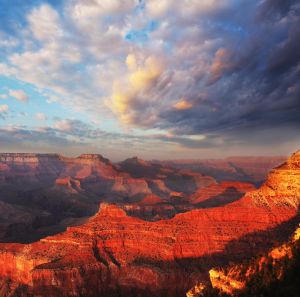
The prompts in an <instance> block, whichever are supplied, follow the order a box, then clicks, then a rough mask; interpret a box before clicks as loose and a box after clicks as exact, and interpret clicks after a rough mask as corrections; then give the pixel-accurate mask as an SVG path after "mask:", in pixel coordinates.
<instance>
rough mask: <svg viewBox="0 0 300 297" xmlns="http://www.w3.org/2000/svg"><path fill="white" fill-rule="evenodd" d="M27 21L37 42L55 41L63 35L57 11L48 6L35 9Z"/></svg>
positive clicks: (43, 5) (44, 5)
mask: <svg viewBox="0 0 300 297" xmlns="http://www.w3.org/2000/svg"><path fill="white" fill-rule="evenodd" d="M27 19H28V23H29V28H30V31H31V32H32V34H33V36H34V37H35V38H36V39H37V40H40V41H49V40H55V39H57V38H60V37H61V35H62V34H63V32H62V30H61V25H60V19H59V15H58V13H57V11H56V10H55V9H53V8H52V7H51V6H49V5H47V4H42V5H41V6H39V7H37V8H33V10H32V11H31V13H30V14H29V15H28V18H27Z"/></svg>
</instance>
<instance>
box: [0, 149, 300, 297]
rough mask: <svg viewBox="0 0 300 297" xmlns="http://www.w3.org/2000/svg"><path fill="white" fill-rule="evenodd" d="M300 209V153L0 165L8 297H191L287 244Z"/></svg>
mask: <svg viewBox="0 0 300 297" xmlns="http://www.w3.org/2000/svg"><path fill="white" fill-rule="evenodd" d="M273 167H274V169H272V168H273ZM269 171H270V172H269ZM299 201H300V153H299V152H298V153H295V154H293V155H292V156H291V157H289V158H288V159H287V160H286V158H283V157H233V158H227V159H224V160H193V161H186V160H180V161H163V162H162V161H151V162H150V161H144V160H141V159H138V158H136V157H135V158H131V159H127V160H125V161H123V162H119V163H117V164H114V163H112V162H110V161H109V160H108V159H106V158H104V157H102V156H101V155H87V154H86V155H81V156H79V157H77V158H67V157H63V156H61V155H45V154H0V214H1V216H0V241H1V242H2V243H1V244H0V296H41V297H42V296H48V297H51V296H53V297H54V296H74V297H75V296H91V297H96V296H105V297H109V296H166V297H168V296H169V297H172V296H185V295H186V292H187V291H188V290H189V289H191V288H192V287H193V286H195V285H196V284H197V283H199V282H202V281H208V280H209V273H208V272H209V271H210V270H211V269H212V268H214V267H225V266H226V265H228V264H229V263H232V262H234V263H238V262H240V261H242V260H245V259H249V258H251V257H252V256H254V255H256V254H258V253H261V252H266V251H267V250H268V249H270V248H271V247H273V246H274V245H275V244H278V243H281V242H283V241H285V240H287V238H288V237H289V236H290V235H291V234H292V232H293V230H294V229H295V226H296V225H297V224H298V222H299V216H298V206H299Z"/></svg>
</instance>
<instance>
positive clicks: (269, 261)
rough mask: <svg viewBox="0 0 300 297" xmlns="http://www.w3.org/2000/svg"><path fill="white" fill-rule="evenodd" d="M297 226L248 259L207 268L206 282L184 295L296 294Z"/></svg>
mask: <svg viewBox="0 0 300 297" xmlns="http://www.w3.org/2000/svg"><path fill="white" fill-rule="evenodd" d="M299 265H300V228H299V227H298V228H297V229H296V231H295V233H294V235H293V236H292V238H291V239H290V240H289V241H288V242H287V243H284V244H282V245H280V246H277V247H275V248H273V249H271V250H270V251H269V252H267V253H265V254H264V255H262V256H259V257H256V258H253V259H251V260H250V261H247V262H244V263H241V264H235V265H231V266H228V267H225V268H223V269H211V270H210V271H209V277H210V283H209V284H206V285H205V284H203V283H199V284H197V285H196V286H195V287H193V288H192V289H191V290H190V291H188V292H187V294H186V296H187V297H206V296H210V297H218V296H227V297H229V296H236V297H238V296H249V297H256V296H266V297H267V296H298V294H299V283H298V281H297V280H298V279H299V271H298V268H299Z"/></svg>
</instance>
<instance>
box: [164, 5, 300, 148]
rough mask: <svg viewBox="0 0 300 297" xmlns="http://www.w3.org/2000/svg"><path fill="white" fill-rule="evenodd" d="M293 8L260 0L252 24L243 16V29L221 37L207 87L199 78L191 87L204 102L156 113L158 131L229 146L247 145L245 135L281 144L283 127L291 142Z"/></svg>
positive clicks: (295, 46) (296, 103) (297, 109)
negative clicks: (219, 140) (269, 138)
mask: <svg viewBox="0 0 300 297" xmlns="http://www.w3.org/2000/svg"><path fill="white" fill-rule="evenodd" d="M283 2H284V3H283ZM299 8H300V5H299V3H298V1H287V2H285V1H265V2H264V3H263V4H262V5H261V6H258V8H257V9H256V10H255V11H254V13H253V18H252V19H249V16H248V23H247V24H243V25H244V27H243V29H240V31H239V32H237V33H234V32H230V34H228V35H227V36H226V35H225V36H224V35H223V38H225V40H223V42H222V45H221V47H219V49H218V50H216V51H215V54H214V58H213V60H212V63H211V65H212V67H211V69H210V72H211V74H210V76H209V77H208V81H207V82H208V84H207V85H206V87H203V79H202V78H201V79H200V80H199V81H195V82H194V84H193V85H192V87H191V89H192V90H193V92H194V93H195V90H198V91H199V93H200V91H203V89H205V90H206V92H207V98H206V100H202V101H201V102H200V101H199V100H198V99H199V98H197V95H194V97H193V96H189V98H190V101H191V102H192V103H193V108H192V109H190V110H174V109H165V110H162V111H161V112H160V119H161V121H160V123H159V124H158V126H159V125H161V126H162V127H163V128H167V129H171V130H172V131H174V132H175V133H178V134H179V135H180V134H182V135H184V134H196V133H203V134H208V135H209V134H212V135H215V136H216V137H217V136H223V138H224V139H225V138H228V139H231V140H229V141H232V142H235V141H236V140H238V139H243V141H247V136H246V137H244V136H245V133H246V135H247V133H248V134H251V133H252V135H253V134H254V136H253V137H255V133H256V132H257V131H264V134H265V135H268V134H272V135H273V138H274V139H276V137H277V138H278V139H279V138H285V140H286V137H282V136H280V133H281V132H282V129H283V128H284V129H287V130H289V131H290V133H288V135H290V136H291V135H293V136H294V137H296V135H297V132H298V131H300V116H299V113H300V89H299V85H300V63H299V62H300V14H299V11H300V10H299ZM257 15H260V16H262V15H264V16H265V18H262V17H261V18H259V19H258V18H257ZM233 18H234V16H233ZM220 22H222V20H220ZM245 36H246V37H245ZM232 40H233V41H234V42H230V41H232ZM259 134H261V133H259ZM260 140H262V141H263V137H260Z"/></svg>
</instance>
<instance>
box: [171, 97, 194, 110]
mask: <svg viewBox="0 0 300 297" xmlns="http://www.w3.org/2000/svg"><path fill="white" fill-rule="evenodd" d="M192 107H193V104H192V103H190V102H188V101H186V100H185V99H182V100H180V101H178V102H177V103H175V104H174V108H175V109H177V110H185V109H190V108H192Z"/></svg>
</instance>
